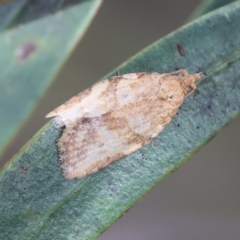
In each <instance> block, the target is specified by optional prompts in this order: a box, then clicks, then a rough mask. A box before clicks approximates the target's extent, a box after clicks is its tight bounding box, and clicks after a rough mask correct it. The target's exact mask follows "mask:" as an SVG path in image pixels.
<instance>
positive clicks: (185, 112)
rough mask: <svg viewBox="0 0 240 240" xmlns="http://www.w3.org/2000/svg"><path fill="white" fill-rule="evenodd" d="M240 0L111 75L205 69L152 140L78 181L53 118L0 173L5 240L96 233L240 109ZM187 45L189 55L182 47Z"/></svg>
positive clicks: (91, 235) (93, 235)
mask: <svg viewBox="0 0 240 240" xmlns="http://www.w3.org/2000/svg"><path fill="white" fill-rule="evenodd" d="M239 11H240V2H236V3H233V4H231V5H228V6H226V7H224V8H221V9H219V10H216V11H214V12H211V13H209V14H207V15H205V16H203V17H201V18H198V19H197V20H195V21H194V22H192V23H190V24H188V25H186V26H184V27H182V28H180V29H179V30H177V31H176V32H174V33H172V34H170V35H168V36H166V37H165V38H163V39H161V40H159V41H157V42H156V43H154V44H153V45H151V46H149V47H148V48H146V49H144V50H143V51H142V52H140V53H139V54H137V55H136V56H135V57H133V58H131V59H130V60H129V61H127V62H126V63H124V64H123V65H122V66H120V67H119V68H118V69H117V70H115V71H114V72H112V73H111V74H109V76H112V75H117V71H118V70H119V71H120V73H121V74H123V73H129V72H142V71H146V72H154V71H155V72H160V73H164V72H172V71H175V70H177V69H182V68H185V69H187V70H188V71H189V72H190V73H195V72H204V73H205V74H206V76H207V77H205V78H204V79H203V80H202V81H201V82H199V84H198V89H197V91H196V92H195V93H194V94H193V95H191V96H190V97H189V98H187V99H186V101H185V102H184V104H183V105H182V107H181V109H180V110H179V112H178V114H177V116H176V117H175V118H174V119H173V121H172V122H171V123H170V124H169V125H168V126H167V127H166V128H165V129H164V131H163V132H162V133H161V134H160V135H159V136H158V137H156V138H155V139H154V140H153V141H152V142H151V143H150V144H148V145H147V146H145V147H143V148H142V149H141V150H139V151H137V152H135V153H134V154H131V155H129V156H127V157H126V158H124V159H122V160H120V161H118V162H116V163H114V164H112V165H110V166H109V167H107V168H105V169H103V170H101V171H99V172H97V173H95V174H92V175H90V176H87V177H84V178H82V179H77V180H65V179H64V178H63V177H62V174H61V169H60V163H59V160H58V154H57V148H56V141H57V140H58V138H59V136H60V135H61V130H59V129H56V128H55V127H54V126H53V124H52V122H50V123H49V124H47V125H46V126H45V127H44V128H43V129H41V130H40V131H39V132H38V133H37V134H36V135H35V137H34V138H33V139H32V140H31V141H29V142H28V143H27V144H26V145H25V146H24V147H23V148H22V150H21V151H20V153H19V154H17V155H16V156H15V158H14V159H12V160H11V161H10V162H9V163H8V165H6V166H5V168H4V169H3V171H2V172H1V174H0V212H1V215H0V239H21V240H22V239H24V240H32V239H52V240H55V239H56V240H59V239H60V240H61V239H62V240H65V239H81V240H82V239H87V240H89V239H95V238H96V237H97V236H99V234H100V233H102V232H103V231H104V230H105V229H106V228H107V227H109V226H110V225H111V224H112V223H113V222H114V221H115V220H116V219H117V218H119V217H120V216H121V215H122V214H123V213H124V212H125V211H127V210H128V209H129V208H130V207H131V206H132V205H133V204H134V203H136V202H137V201H138V200H139V199H140V198H141V197H142V196H143V195H144V194H146V193H147V192H148V191H149V190H150V189H151V188H152V187H153V186H154V185H155V184H157V183H158V182H160V181H161V180H163V179H164V178H165V177H166V176H167V175H168V174H170V173H171V172H173V171H174V170H176V169H177V168H178V167H179V166H181V165H182V164H183V163H184V162H185V161H186V160H187V159H189V157H190V156H191V155H192V154H194V153H195V152H196V151H197V150H199V149H200V147H201V146H203V145H204V144H206V143H207V142H208V141H209V140H210V139H211V138H212V137H213V136H215V135H216V133H217V132H218V131H220V130H221V129H222V128H223V127H224V126H225V125H226V124H227V123H228V122H229V121H230V120H231V119H232V118H234V117H236V116H237V115H238V114H239V111H240V81H239V79H240V31H239V29H240V15H239ZM177 44H181V46H182V48H184V52H185V56H182V55H181V54H180V53H179V52H178V49H177Z"/></svg>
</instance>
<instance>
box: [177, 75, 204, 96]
mask: <svg viewBox="0 0 240 240" xmlns="http://www.w3.org/2000/svg"><path fill="white" fill-rule="evenodd" d="M202 76H203V74H202V73H196V74H193V75H189V74H188V75H185V76H183V77H181V78H179V82H180V84H181V86H182V88H183V89H184V92H185V95H186V97H187V96H189V95H190V94H192V93H193V92H194V91H195V89H196V85H195V82H196V81H198V80H199V79H200V78H201V77H202Z"/></svg>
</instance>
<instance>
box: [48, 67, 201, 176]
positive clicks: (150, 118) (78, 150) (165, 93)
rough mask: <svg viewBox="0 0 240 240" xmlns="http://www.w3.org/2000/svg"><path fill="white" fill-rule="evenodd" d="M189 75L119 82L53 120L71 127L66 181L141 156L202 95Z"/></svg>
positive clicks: (64, 151) (82, 97) (63, 144)
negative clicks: (188, 102)
mask: <svg viewBox="0 0 240 240" xmlns="http://www.w3.org/2000/svg"><path fill="white" fill-rule="evenodd" d="M201 77H202V74H201V73H196V74H193V75H191V74H189V73H188V72H187V70H184V69H182V70H178V71H176V72H171V73H164V74H159V73H156V72H153V73H147V72H139V73H129V74H124V75H122V76H115V77H112V78H110V79H106V80H104V81H102V82H99V83H96V84H94V85H93V86H92V87H90V88H88V89H86V90H85V91H83V92H81V93H79V94H78V95H76V96H74V97H73V98H71V99H70V100H69V101H67V102H66V103H64V104H62V105H61V106H59V107H58V108H56V109H54V110H53V111H52V112H50V113H49V114H47V116H46V117H47V118H50V117H55V118H54V122H55V123H56V124H57V125H58V126H59V127H62V126H65V129H64V131H63V134H62V136H61V137H60V139H59V141H58V143H57V146H58V149H59V155H60V160H61V163H62V166H61V167H62V169H63V175H64V177H65V178H67V179H73V178H81V177H84V176H86V175H88V174H91V173H94V172H97V171H98V170H99V169H102V168H104V167H106V166H108V165H109V164H111V163H113V162H115V161H117V160H119V159H121V158H123V157H125V156H127V155H129V154H131V153H133V152H135V151H137V150H138V149H140V148H142V147H143V146H144V145H146V144H147V143H149V142H150V141H151V139H152V138H154V137H156V136H157V135H158V134H159V133H160V132H161V131H162V130H163V129H164V127H165V126H166V125H167V124H168V123H169V122H170V121H171V120H172V118H173V117H174V115H175V114H176V113H177V111H178V109H179V107H180V105H181V104H182V103H183V101H184V99H185V98H186V97H187V96H189V95H190V94H192V93H193V92H194V90H195V89H196V85H195V82H196V81H197V80H199V79H200V78H201Z"/></svg>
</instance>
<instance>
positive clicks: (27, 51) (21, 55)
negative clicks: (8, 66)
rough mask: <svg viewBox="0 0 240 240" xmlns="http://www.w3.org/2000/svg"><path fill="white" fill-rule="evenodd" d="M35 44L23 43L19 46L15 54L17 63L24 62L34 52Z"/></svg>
mask: <svg viewBox="0 0 240 240" xmlns="http://www.w3.org/2000/svg"><path fill="white" fill-rule="evenodd" d="M36 49H37V46H36V44H35V43H33V42H28V43H24V44H23V45H22V46H21V47H19V48H18V49H17V50H16V52H15V55H16V57H17V60H18V62H19V63H22V62H24V61H25V60H26V59H27V58H28V57H29V56H30V55H31V54H33V52H35V51H36Z"/></svg>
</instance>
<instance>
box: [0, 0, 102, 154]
mask: <svg viewBox="0 0 240 240" xmlns="http://www.w3.org/2000/svg"><path fill="white" fill-rule="evenodd" d="M65 2H66V3H65ZM100 3H101V0H88V1H79V0H75V1H59V0H54V1H49V0H38V1H36V0H35V1H29V3H28V4H26V5H25V6H24V9H22V10H21V14H18V17H17V19H16V20H15V21H17V23H18V27H11V28H8V29H6V30H5V31H3V32H2V33H1V34H0V53H1V58H0V69H1V70H0V126H1V135H0V153H1V151H2V150H3V148H4V147H5V146H6V144H7V142H8V141H9V140H10V139H11V138H12V137H13V135H14V134H15V133H16V131H17V130H18V129H19V127H20V126H21V125H22V124H23V122H24V121H25V120H26V119H27V118H28V117H29V115H30V113H31V111H32V110H33V108H34V106H35V105H36V103H37V102H38V100H39V98H40V97H41V96H42V95H43V94H44V92H45V91H46V89H47V87H48V86H49V85H50V83H51V82H52V80H53V78H54V76H55V75H56V73H57V72H58V70H59V69H60V67H61V66H62V64H63V63H64V61H65V60H66V58H67V57H68V55H69V53H70V52H71V50H72V49H73V47H74V46H75V44H76V43H77V41H78V40H79V38H80V37H82V36H83V34H84V32H85V30H86V28H87V27H88V25H89V23H90V21H91V20H92V18H93V16H94V15H95V13H96V11H97V9H98V7H99V5H100ZM9 4H10V3H9ZM11 4H12V3H11ZM4 6H6V5H4ZM1 8H2V5H0V12H1Z"/></svg>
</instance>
